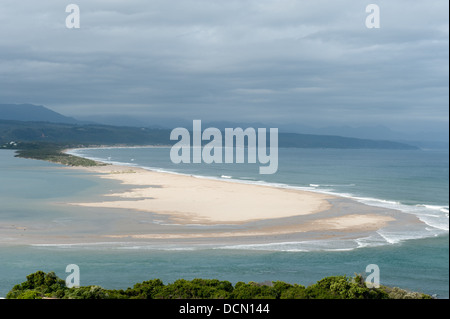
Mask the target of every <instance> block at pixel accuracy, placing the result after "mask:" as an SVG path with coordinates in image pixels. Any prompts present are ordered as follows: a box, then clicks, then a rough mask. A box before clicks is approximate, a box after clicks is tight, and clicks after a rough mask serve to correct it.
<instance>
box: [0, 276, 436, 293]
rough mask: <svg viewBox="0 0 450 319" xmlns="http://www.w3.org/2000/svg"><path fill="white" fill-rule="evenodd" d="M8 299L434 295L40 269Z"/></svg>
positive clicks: (334, 283) (334, 284)
mask: <svg viewBox="0 0 450 319" xmlns="http://www.w3.org/2000/svg"><path fill="white" fill-rule="evenodd" d="M6 297H7V298H8V299H43V298H58V299H431V298H432V297H431V296H429V295H426V294H422V293H418V292H409V291H406V290H403V289H400V288H390V287H385V286H381V287H380V288H378V289H375V288H367V286H366V284H365V282H364V278H363V277H362V276H360V275H356V276H355V277H354V278H350V277H347V276H333V277H326V278H323V279H321V280H319V281H318V282H317V283H315V284H313V285H311V286H309V287H304V286H301V285H297V284H294V285H291V284H288V283H285V282H281V281H276V282H267V283H256V282H249V283H244V282H238V283H237V284H236V285H235V286H233V285H232V284H231V283H230V282H228V281H219V280H217V279H194V280H191V281H188V280H184V279H179V280H177V281H175V282H174V283H171V284H167V285H164V283H163V282H162V281H161V280H159V279H154V280H149V281H144V282H142V283H137V284H135V285H134V286H133V288H128V289H126V290H108V289H103V288H102V287H99V286H86V287H79V288H67V287H66V286H65V282H64V281H63V280H62V279H60V278H58V277H57V276H56V275H55V273H54V272H49V273H44V272H43V271H38V272H36V273H33V274H30V275H28V276H27V281H25V282H23V283H21V284H18V285H16V286H14V287H13V289H11V291H10V292H9V293H8V294H7V296H6Z"/></svg>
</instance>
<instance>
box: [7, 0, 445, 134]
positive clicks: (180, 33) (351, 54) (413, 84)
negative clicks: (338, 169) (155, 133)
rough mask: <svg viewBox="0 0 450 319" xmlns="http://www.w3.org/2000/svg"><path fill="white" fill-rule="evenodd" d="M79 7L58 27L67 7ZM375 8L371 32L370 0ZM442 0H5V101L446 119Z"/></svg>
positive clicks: (239, 114)
mask: <svg viewBox="0 0 450 319" xmlns="http://www.w3.org/2000/svg"><path fill="white" fill-rule="evenodd" d="M70 3H75V4H77V5H79V7H80V10H81V28H80V29H67V28H66V25H65V20H66V17H67V15H68V13H66V12H65V8H66V5H68V4H70ZM369 3H376V4H378V5H379V7H380V10H381V12H380V13H381V16H380V18H381V20H380V21H381V25H380V26H381V27H380V28H379V29H368V28H366V25H365V20H366V17H367V15H368V13H366V11H365V9H366V5H368V4H369ZM448 6H449V2H448V1H447V0H427V1H425V0H422V1H419V0H417V1H410V0H395V1H394V0H389V1H381V0H380V1H378V0H371V1H367V2H366V1H361V0H344V1H334V0H326V1H321V0H316V1H309V0H308V1H307V0H302V1H300V0H239V1H237V0H127V1H125V0H123V1H118V0H89V1H87V0H70V1H69V0H68V1H61V0H40V1H35V0H26V1H24V0H1V1H0V25H1V28H0V103H34V104H40V105H45V106H48V107H50V108H51V109H53V110H55V111H58V112H61V113H63V114H65V115H72V116H77V115H81V114H83V115H86V114H128V115H133V116H137V115H140V114H142V115H143V116H149V115H151V116H169V117H170V116H173V117H175V116H176V117H183V118H186V119H194V118H195V119H202V120H230V121H251V122H270V123H308V124H314V125H330V124H333V125H334V124H349V125H360V124H382V125H388V126H390V127H393V126H398V125H400V126H403V127H420V126H429V127H439V126H447V125H448V114H449V113H448V76H449V75H448V68H449V65H448V37H449V32H448V28H449V25H448V21H449V20H448V19H449V17H448V9H449V8H448Z"/></svg>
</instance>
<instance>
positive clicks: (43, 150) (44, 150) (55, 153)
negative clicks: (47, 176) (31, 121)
mask: <svg viewBox="0 0 450 319" xmlns="http://www.w3.org/2000/svg"><path fill="white" fill-rule="evenodd" d="M71 147H75V146H74V145H60V144H52V143H38V142H33V143H22V142H14V144H8V145H7V147H3V148H8V149H17V153H16V155H15V156H16V157H21V158H29V159H37V160H43V161H49V162H52V163H58V164H63V165H68V166H100V165H106V164H103V163H99V162H96V161H93V160H89V159H86V158H82V157H78V156H74V155H69V154H66V153H64V152H63V150H64V149H66V148H71ZM78 147H79V146H78Z"/></svg>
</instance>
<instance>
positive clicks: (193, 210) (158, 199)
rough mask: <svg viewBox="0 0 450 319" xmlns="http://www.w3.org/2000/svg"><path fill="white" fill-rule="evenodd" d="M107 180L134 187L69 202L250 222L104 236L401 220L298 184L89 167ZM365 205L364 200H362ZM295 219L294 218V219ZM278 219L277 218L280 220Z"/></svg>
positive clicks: (276, 230)
mask: <svg viewBox="0 0 450 319" xmlns="http://www.w3.org/2000/svg"><path fill="white" fill-rule="evenodd" d="M84 169H85V170H88V171H89V172H92V173H95V174H96V175H98V176H99V177H100V178H102V179H112V180H117V181H120V183H122V184H124V185H129V186H130V188H129V189H127V190H126V191H124V192H121V193H113V194H105V196H104V200H102V201H97V202H80V203H70V204H71V205H77V206H82V207H91V208H109V209H118V210H120V211H124V210H126V211H128V213H129V214H130V216H132V214H133V212H141V213H142V212H148V213H152V214H158V215H161V216H165V217H167V218H168V219H169V220H170V221H171V222H172V223H176V224H179V225H193V224H196V225H198V224H200V225H244V226H245V225H249V224H251V223H253V224H254V223H258V222H259V225H260V226H259V227H253V228H252V229H249V228H246V227H244V228H243V229H242V228H241V229H239V230H232V231H215V232H195V231H192V230H189V231H186V232H182V231H181V232H177V233H159V232H158V233H152V232H149V233H145V232H143V231H142V229H140V231H139V232H137V233H133V232H129V233H121V234H111V235H104V237H107V238H133V239H179V238H180V239H181V238H186V239H188V238H191V239H192V238H205V237H208V238H211V237H215V238H225V237H243V236H271V235H286V234H293V233H308V232H321V233H327V232H330V231H332V232H367V231H376V230H378V229H380V228H382V227H385V226H386V225H388V224H389V223H390V222H394V221H395V220H396V219H395V218H394V216H393V214H386V213H380V212H379V210H377V209H373V210H370V209H367V206H366V207H365V208H364V209H362V208H361V207H359V208H358V209H348V208H345V209H336V207H334V206H333V205H332V203H331V202H332V201H337V200H339V198H338V197H335V196H331V195H327V194H321V193H315V192H307V191H300V190H293V189H285V188H276V187H270V186H263V185H254V184H244V183H239V182H235V181H227V180H224V181H222V180H214V179H207V178H200V177H194V176H188V175H180V174H171V173H161V172H153V171H148V170H144V169H140V168H135V167H126V166H116V165H107V166H99V167H90V168H84ZM361 206H365V205H361ZM294 219H295V221H294ZM276 221H277V222H276Z"/></svg>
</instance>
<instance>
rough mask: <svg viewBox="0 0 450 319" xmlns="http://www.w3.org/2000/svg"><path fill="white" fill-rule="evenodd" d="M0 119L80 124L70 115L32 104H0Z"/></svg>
mask: <svg viewBox="0 0 450 319" xmlns="http://www.w3.org/2000/svg"><path fill="white" fill-rule="evenodd" d="M0 120H11V121H25V122H28V121H32V122H51V123H67V124H81V122H80V121H78V120H76V119H74V118H72V117H67V116H64V115H62V114H59V113H57V112H55V111H52V110H50V109H48V108H46V107H44V106H42V105H33V104H0Z"/></svg>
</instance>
